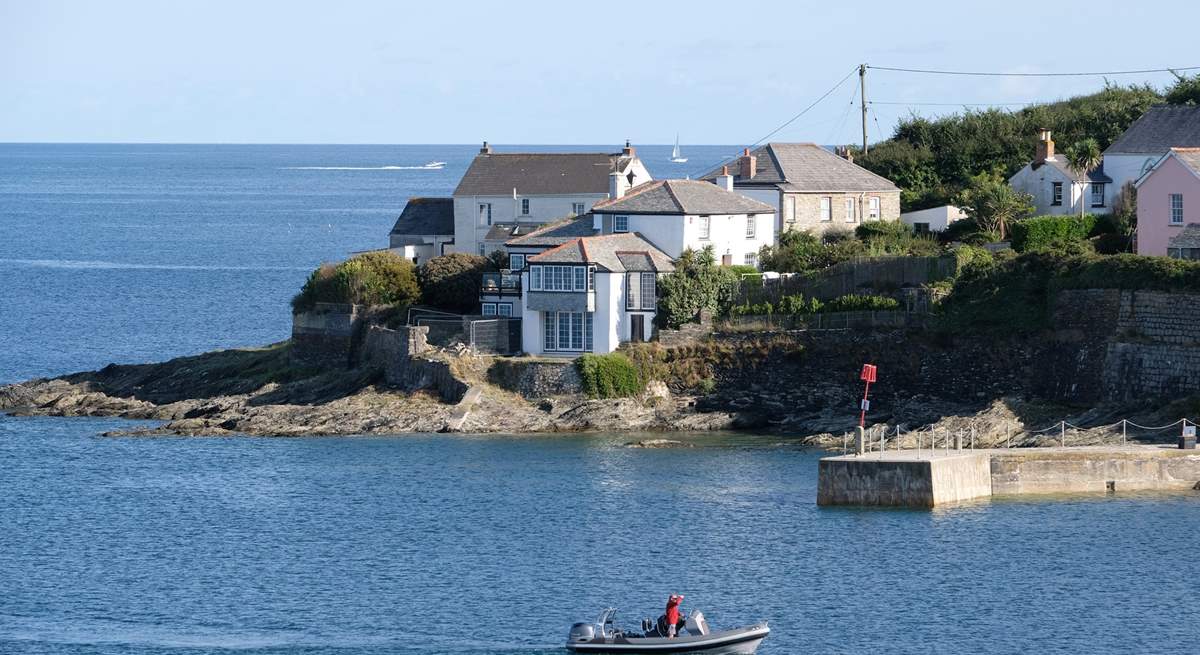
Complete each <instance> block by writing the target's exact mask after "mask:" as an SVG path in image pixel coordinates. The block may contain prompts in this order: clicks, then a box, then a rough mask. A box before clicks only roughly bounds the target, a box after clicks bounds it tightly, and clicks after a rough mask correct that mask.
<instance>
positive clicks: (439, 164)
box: [421, 161, 446, 169]
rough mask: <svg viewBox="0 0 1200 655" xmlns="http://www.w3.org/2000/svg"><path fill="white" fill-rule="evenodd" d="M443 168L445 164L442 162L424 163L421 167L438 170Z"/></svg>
mask: <svg viewBox="0 0 1200 655" xmlns="http://www.w3.org/2000/svg"><path fill="white" fill-rule="evenodd" d="M445 167H446V162H444V161H431V162H426V163H425V165H424V166H422V167H421V168H428V169H440V168H445Z"/></svg>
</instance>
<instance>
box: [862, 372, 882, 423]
mask: <svg viewBox="0 0 1200 655" xmlns="http://www.w3.org/2000/svg"><path fill="white" fill-rule="evenodd" d="M877 374H878V372H877V369H876V368H875V365H874V364H863V367H862V374H860V375H859V376H858V378H859V379H860V380H862V381H863V382H866V383H867V386H866V388H865V389H863V399H862V405H861V406H860V409H861V410H862V413H860V414H859V415H858V427H860V428H862V427H866V425H867V410H868V409H871V401H870V400H868V399H867V395H868V394H870V393H871V383H872V382H874V381H875V380H876V377H877Z"/></svg>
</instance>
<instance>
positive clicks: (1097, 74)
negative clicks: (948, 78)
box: [867, 66, 1200, 77]
mask: <svg viewBox="0 0 1200 655" xmlns="http://www.w3.org/2000/svg"><path fill="white" fill-rule="evenodd" d="M867 68H870V69H873V70H878V71H893V72H897V73H924V74H927V75H973V76H977V77H1103V76H1105V75H1142V74H1145V73H1175V72H1178V71H1191V70H1200V66H1184V67H1181V68H1144V69H1141V70H1127V71H1097V72H1086V73H995V72H982V71H946V70H930V69H925V68H895V67H892V66H867Z"/></svg>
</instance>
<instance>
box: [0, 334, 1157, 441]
mask: <svg viewBox="0 0 1200 655" xmlns="http://www.w3.org/2000/svg"><path fill="white" fill-rule="evenodd" d="M874 338H876V339H878V338H880V337H874ZM883 338H884V340H885V341H886V335H885V336H884V337H883ZM868 339H869V337H868ZM802 346H803V344H800V343H794V344H790V345H788V344H785V345H784V346H780V345H779V344H778V343H776V344H774V345H773V346H772V349H773V350H771V351H770V352H771V353H772V354H770V355H768V356H764V357H763V358H762V359H761V360H759V361H757V362H752V363H748V362H747V361H746V360H745V357H743V354H741V353H736V352H735V353H734V355H735V356H732V357H727V358H726V360H727V361H726V362H725V363H724V364H721V363H720V362H719V361H717V359H719V358H716V359H714V360H713V361H714V362H715V363H714V364H712V365H711V370H712V371H713V373H714V375H715V376H716V377H717V378H718V379H719V380H720V386H719V388H718V389H716V390H715V391H714V392H712V393H708V394H694V393H688V390H687V389H681V388H679V385H674V387H675V390H674V393H672V391H671V390H670V389H669V388H668V385H666V384H662V383H657V384H651V385H650V387H649V389H648V391H647V392H646V393H644V394H643V395H642V396H640V397H636V398H623V399H612V400H594V399H588V398H585V397H583V396H581V395H578V394H559V395H548V396H546V397H543V398H538V399H528V398H526V397H522V396H521V395H518V394H516V393H513V392H511V391H508V390H506V389H503V388H501V387H499V386H496V385H493V384H489V383H487V381H486V375H485V374H484V373H482V372H481V371H482V370H483V369H481V366H482V365H481V364H480V362H478V361H471V360H470V357H471V356H470V355H465V356H464V355H460V357H466V358H467V359H465V360H462V361H459V362H456V363H454V364H453V368H454V369H456V370H457V371H459V372H460V374H461V376H462V377H463V381H464V383H465V384H469V385H470V386H471V388H472V390H473V391H475V393H474V394H468V395H472V396H473V397H472V398H471V399H470V406H469V408H467V409H464V407H463V405H464V403H465V402H466V400H465V399H464V401H462V402H458V403H455V402H446V401H445V400H444V399H443V398H442V397H440V396H439V395H438V393H436V392H435V391H433V390H432V389H427V388H426V389H420V388H419V389H399V388H396V387H394V386H390V385H388V384H386V383H385V382H384V380H383V376H382V375H381V374H380V373H379V372H378V371H376V370H372V369H369V368H358V369H349V370H320V369H303V368H297V367H296V366H295V364H294V363H293V362H292V361H291V359H290V358H289V353H288V348H289V347H288V344H287V343H286V342H285V343H282V344H274V345H272V346H267V347H264V348H251V349H238V350H226V351H217V352H213V353H206V354H203V355H198V356H194V357H181V358H177V359H173V360H170V361H168V362H163V363H159V364H143V365H115V364H114V365H109V366H107V367H105V368H103V369H101V370H99V371H93V372H86V373H76V374H72V375H66V376H62V377H58V378H52V379H38V380H31V381H28V382H23V383H19V384H12V385H7V386H3V387H0V411H3V412H5V413H7V414H9V415H14V416H62V417H71V416H103V417H118V418H127V419H143V420H155V421H161V424H160V425H157V426H153V427H131V428H130V429H128V430H118V431H112V432H109V433H106V434H108V435H111V436H118V435H187V436H231V435H254V436H284V437H297V436H316V435H372V434H376V435H382V434H401V433H430V432H467V433H505V434H522V433H554V432H583V431H592V432H685V431H715V430H730V429H752V430H754V431H756V432H765V433H771V434H780V435H786V436H787V438H788V440H789V442H795V443H799V444H801V445H811V446H815V447H822V448H829V449H834V450H840V449H841V448H843V446H844V445H845V443H846V439H845V435H846V433H847V431H848V430H850V429H851V428H852V426H853V425H854V424H855V422H856V420H855V419H856V418H857V417H856V415H855V412H852V411H848V409H847V408H852V407H853V395H854V394H855V393H856V389H857V384H856V383H855V381H854V380H853V378H852V377H851V376H836V377H831V376H823V377H822V376H818V375H815V374H814V373H813V372H812V371H811V370H808V369H809V368H811V367H813V366H818V367H819V366H827V365H829V363H830V362H829V361H828V360H827V359H826V358H825V357H824V356H823V354H822V353H821V352H820V351H819V349H814V348H812V347H811V346H812V344H809V346H810V347H809V349H808V351H807V352H806V353H805V357H803V358H800V357H797V355H796V353H795V352H793V351H791V350H789V348H793V347H795V348H801V347H802ZM754 347H756V348H761V344H760V343H757V342H756V345H755V346H754ZM706 356H709V357H710V358H711V353H709V354H707V355H706ZM851 356H852V357H858V356H859V355H858V354H852V355H851ZM781 358H782V359H781ZM764 367H767V368H769V370H771V371H772V375H770V376H767V377H765V378H764V376H762V375H761V372H762V370H763V369H764ZM472 370H474V373H472ZM1009 382H1011V381H1009ZM1009 382H1004V381H1003V380H1002V381H1001V382H1000V383H995V384H996V386H995V389H994V391H995V392H996V393H993V394H982V393H978V392H975V391H974V390H973V389H970V388H962V387H961V385H959V386H956V387H954V388H953V391H954V392H955V393H946V394H943V395H941V396H935V395H932V394H930V393H928V389H925V388H922V387H920V385H915V388H910V387H905V388H900V387H897V388H895V389H892V390H890V391H888V390H886V389H885V390H883V394H884V398H883V400H884V401H885V402H887V406H888V407H889V408H890V409H889V410H888V411H887V412H886V413H882V412H880V413H877V414H876V417H875V418H876V420H877V421H881V423H880V425H886V426H888V429H889V430H890V431H891V433H892V434H893V436H889V437H888V445H889V447H895V446H896V445H897V444H896V441H895V436H894V431H895V427H896V426H900V427H901V431H902V436H901V438H900V444H899V445H901V446H903V447H916V445H917V443H918V439H920V440H922V442H923V443H925V444H926V445H927V444H928V440H929V438H930V437H929V434H930V431H936V432H937V433H938V434H940V435H942V436H941V437H940V438H942V439H948V438H951V437H950V436H948V435H954V434H956V433H958V432H960V431H961V432H962V433H963V434H964V436H965V438H972V435H973V438H974V441H975V445H977V446H979V447H988V446H1003V445H1012V446H1038V445H1052V444H1056V443H1057V442H1058V441H1059V440H1060V439H1061V437H1062V435H1061V434H1060V433H1058V432H1038V433H1035V432H1032V430H1036V429H1038V428H1041V427H1043V425H1042V424H1050V423H1052V422H1057V421H1059V420H1066V421H1067V422H1068V423H1072V424H1074V425H1079V426H1084V427H1082V428H1080V429H1075V428H1072V429H1070V430H1068V431H1067V432H1068V434H1067V435H1066V436H1067V438H1068V442H1069V443H1071V444H1075V445H1085V444H1103V443H1116V442H1119V441H1120V439H1121V437H1122V435H1121V434H1120V432H1119V430H1114V429H1113V428H1111V427H1107V426H1109V425H1110V424H1111V423H1112V422H1115V421H1117V420H1119V419H1120V418H1134V417H1135V416H1136V417H1137V418H1139V419H1141V420H1143V421H1145V422H1147V424H1161V422H1165V421H1166V419H1169V420H1175V419H1176V418H1177V417H1178V411H1179V408H1177V407H1172V406H1170V405H1167V406H1153V405H1152V406H1145V405H1142V406H1139V407H1130V406H1128V405H1108V406H1101V407H1092V408H1088V409H1086V410H1083V411H1080V410H1078V409H1071V408H1067V407H1063V406H1060V405H1055V404H1052V403H1046V402H1043V401H1031V400H1027V399H1026V398H1025V397H1024V396H1022V395H1021V394H1019V393H1012V392H1013V391H1015V389H1014V388H1012V387H1013V385H1012V384H1010V383H1009ZM839 407H840V408H843V410H845V411H839V410H835V409H833V408H839ZM468 409H469V411H468ZM1156 421H1158V422H1159V423H1155V422H1156ZM919 431H924V433H923V434H920V435H918V432H919ZM1135 436H1136V435H1135ZM1150 436H1153V435H1150ZM634 445H636V446H637V447H652V448H653V447H673V446H676V445H678V444H677V442H676V440H665V439H662V440H659V439H647V440H643V441H639V442H634Z"/></svg>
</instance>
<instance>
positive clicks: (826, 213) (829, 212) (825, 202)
mask: <svg viewBox="0 0 1200 655" xmlns="http://www.w3.org/2000/svg"><path fill="white" fill-rule="evenodd" d="M821 220H823V221H832V220H833V198H830V197H828V196H823V197H822V198H821Z"/></svg>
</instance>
